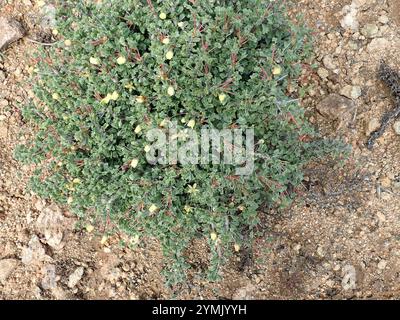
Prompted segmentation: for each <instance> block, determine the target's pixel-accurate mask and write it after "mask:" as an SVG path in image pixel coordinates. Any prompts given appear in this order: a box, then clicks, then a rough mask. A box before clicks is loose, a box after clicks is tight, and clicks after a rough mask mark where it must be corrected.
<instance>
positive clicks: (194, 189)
mask: <svg viewBox="0 0 400 320" xmlns="http://www.w3.org/2000/svg"><path fill="white" fill-rule="evenodd" d="M197 192H199V190H198V189H197V183H195V184H193V185H192V186H190V185H189V186H188V190H187V193H190V194H196V193H197Z"/></svg>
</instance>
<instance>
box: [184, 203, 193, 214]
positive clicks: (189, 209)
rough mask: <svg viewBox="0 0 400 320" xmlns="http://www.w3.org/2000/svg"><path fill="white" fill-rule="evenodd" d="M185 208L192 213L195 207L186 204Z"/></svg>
mask: <svg viewBox="0 0 400 320" xmlns="http://www.w3.org/2000/svg"><path fill="white" fill-rule="evenodd" d="M183 210H185V212H186V213H191V212H192V211H193V208H192V207H191V206H188V205H186V206H184V207H183Z"/></svg>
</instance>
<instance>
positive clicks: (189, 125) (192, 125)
mask: <svg viewBox="0 0 400 320" xmlns="http://www.w3.org/2000/svg"><path fill="white" fill-rule="evenodd" d="M195 125H196V121H194V120H193V119H192V120H190V121H189V122H188V123H187V126H188V127H189V128H192V129H193V128H194V126H195Z"/></svg>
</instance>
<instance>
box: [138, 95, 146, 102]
mask: <svg viewBox="0 0 400 320" xmlns="http://www.w3.org/2000/svg"><path fill="white" fill-rule="evenodd" d="M145 101H146V98H145V97H143V96H138V97H136V102H137V103H144V102H145Z"/></svg>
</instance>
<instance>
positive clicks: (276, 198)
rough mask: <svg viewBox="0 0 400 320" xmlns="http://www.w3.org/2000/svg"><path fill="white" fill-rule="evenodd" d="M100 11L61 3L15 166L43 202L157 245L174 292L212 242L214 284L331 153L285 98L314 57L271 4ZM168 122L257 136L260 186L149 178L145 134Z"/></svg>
mask: <svg viewBox="0 0 400 320" xmlns="http://www.w3.org/2000/svg"><path fill="white" fill-rule="evenodd" d="M97 2H98V4H96V3H95V1H84V0H81V1H75V0H74V1H72V0H67V1H65V0H64V1H61V2H60V3H59V8H60V10H59V13H58V26H57V29H58V34H59V36H58V37H59V41H58V43H57V44H56V45H54V46H52V47H51V48H45V49H43V50H42V53H41V55H40V62H39V64H38V71H37V74H36V75H35V76H34V77H35V79H33V81H35V82H36V83H37V84H36V85H35V86H34V93H35V96H36V98H35V99H33V101H32V103H30V104H29V106H27V107H26V109H25V110H24V117H25V119H27V121H29V123H31V124H32V125H33V126H34V128H35V130H36V138H35V139H34V140H33V141H30V142H28V143H27V144H26V145H24V146H21V147H19V148H18V150H17V157H18V158H19V159H20V160H22V161H25V162H31V163H32V162H33V163H35V164H37V170H36V171H35V174H34V176H33V178H32V188H33V190H34V191H35V192H36V193H37V194H38V195H40V196H41V197H45V198H50V199H53V200H54V201H56V202H58V203H61V204H65V205H69V206H70V207H71V208H72V209H73V210H74V211H75V212H76V213H78V214H80V215H85V214H87V213H88V212H94V213H96V214H98V215H103V216H104V217H109V218H110V219H112V220H113V221H114V222H115V223H117V224H118V225H119V226H120V227H121V228H122V229H123V230H124V231H126V232H127V233H129V234H130V235H132V237H133V238H135V239H137V237H138V236H139V237H142V236H152V237H156V238H157V239H159V240H160V242H161V244H162V246H163V250H164V255H165V266H166V267H165V270H164V271H165V274H166V279H167V280H168V282H170V283H173V282H176V281H182V280H183V279H184V274H185V273H184V272H183V271H184V270H185V269H186V268H187V267H188V264H187V262H186V260H185V255H184V252H185V249H186V248H187V247H188V246H189V245H190V243H191V241H192V239H194V238H196V237H205V238H206V239H207V241H208V242H209V245H210V263H209V266H210V268H209V275H210V277H211V278H212V279H215V278H217V276H218V270H219V269H220V266H221V264H222V263H223V261H224V259H225V258H226V257H228V256H229V255H230V254H232V253H233V252H234V251H235V250H236V251H238V250H239V246H241V245H247V244H248V243H244V244H243V234H245V233H246V234H248V235H250V236H253V235H254V231H255V228H256V227H257V225H258V224H259V223H260V217H261V215H263V214H265V213H263V212H266V211H267V210H268V209H270V208H272V207H276V206H284V205H285V204H287V203H288V202H289V201H290V198H292V197H293V195H294V194H295V192H294V191H295V190H296V186H298V185H299V183H300V182H301V181H302V171H301V169H302V166H303V165H304V164H305V163H307V162H308V161H309V160H310V159H313V158H315V157H316V156H321V155H323V154H326V152H328V151H331V150H333V148H331V147H330V146H329V145H327V143H325V142H324V141H320V140H319V139H315V137H316V135H315V133H314V131H313V129H312V128H311V127H310V125H309V124H308V123H307V122H306V120H305V118H304V115H303V110H302V109H301V108H300V107H299V106H298V103H297V102H296V101H295V100H293V98H290V97H287V91H288V87H289V86H290V87H291V88H294V89H296V88H297V84H296V79H297V77H298V75H299V74H300V72H301V70H302V61H304V59H306V58H307V57H308V56H309V53H310V48H311V41H310V38H309V36H308V34H307V30H306V29H305V28H303V27H299V26H297V25H294V24H292V23H291V22H290V21H289V20H288V18H287V17H286V16H285V14H284V8H283V7H282V6H281V5H279V4H276V3H275V2H273V1H263V0H241V1H239V0H238V1H224V0H214V1H212V0H192V1H188V0H175V1H161V0H157V1H156V0H153V1H144V0H125V1H120V0H110V1H97ZM165 119H167V120H171V121H173V120H176V121H177V122H178V123H179V128H180V129H184V128H187V126H188V123H187V122H186V123H184V121H182V119H186V120H189V119H191V120H194V122H193V121H192V122H191V123H190V125H189V126H194V129H195V130H200V128H201V127H204V126H205V127H210V128H216V129H223V128H233V127H236V128H254V132H255V141H256V158H255V170H254V173H253V174H252V175H250V176H237V175H235V170H236V167H235V166H233V165H212V164H208V165H185V166H184V165H179V164H177V165H151V164H149V163H148V162H147V161H146V158H145V153H146V152H145V151H144V148H145V146H146V145H147V144H148V141H147V139H146V132H147V131H148V130H150V129H152V128H156V127H160V123H162V122H163V120H165ZM139 128H140V129H139ZM132 160H135V161H136V160H137V163H136V162H134V164H133V162H132Z"/></svg>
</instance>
